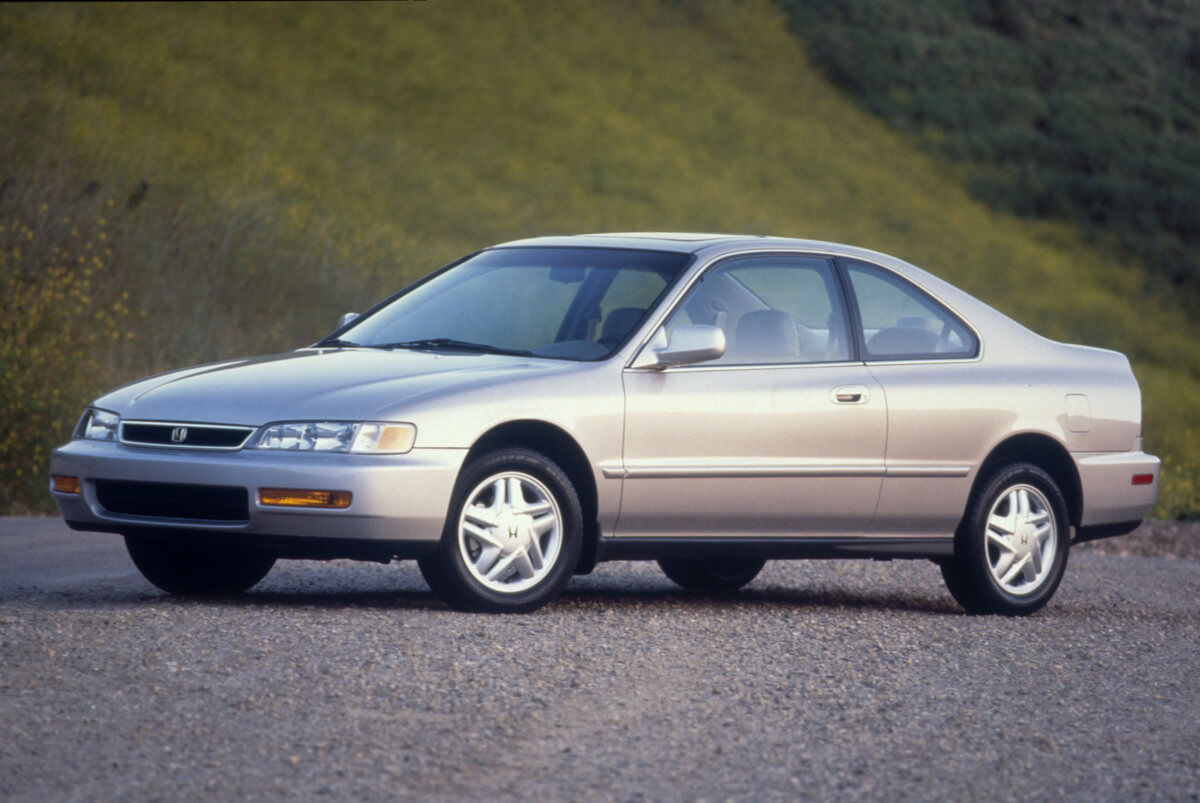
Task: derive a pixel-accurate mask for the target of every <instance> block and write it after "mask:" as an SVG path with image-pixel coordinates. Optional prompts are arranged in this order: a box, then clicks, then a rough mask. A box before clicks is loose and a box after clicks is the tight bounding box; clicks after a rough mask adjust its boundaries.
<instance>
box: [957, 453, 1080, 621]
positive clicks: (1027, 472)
mask: <svg viewBox="0 0 1200 803" xmlns="http://www.w3.org/2000/svg"><path fill="white" fill-rule="evenodd" d="M1014 485H1031V486H1033V487H1035V488H1037V489H1038V490H1039V491H1041V492H1042V494H1043V495H1044V496H1045V497H1046V499H1047V501H1049V502H1050V507H1051V508H1052V512H1053V514H1054V521H1055V538H1056V539H1057V543H1056V544H1055V551H1054V563H1053V566H1052V568H1051V570H1050V573H1049V574H1048V575H1047V576H1046V579H1045V581H1044V582H1043V583H1042V586H1041V588H1039V589H1038V590H1037V591H1035V592H1033V593H1032V594H1025V595H1021V596H1017V595H1015V594H1011V593H1009V592H1008V591H1005V590H1004V589H1003V588H1001V587H1000V585H999V584H998V583H997V582H996V579H995V578H994V577H992V573H991V571H990V570H989V568H988V557H987V534H986V528H987V519H988V516H989V515H990V513H991V510H992V506H993V505H995V504H996V501H997V500H998V499H999V498H1000V497H1001V496H1002V495H1003V494H1004V493H1006V492H1007V491H1008V490H1009V489H1011V488H1012V486H1014ZM1070 547H1071V521H1070V518H1069V515H1068V513H1067V503H1066V500H1065V499H1064V498H1063V495H1062V492H1061V491H1060V490H1059V488H1058V485H1057V484H1056V483H1055V482H1054V480H1053V478H1051V477H1050V475H1049V474H1047V473H1046V472H1045V471H1044V470H1042V469H1041V468H1039V467H1037V466H1035V465H1033V464H1031V463H1013V464H1008V465H1005V466H1002V467H1001V468H999V469H997V470H996V471H994V472H993V473H992V475H991V477H990V478H989V479H988V480H987V481H986V482H985V483H984V485H983V488H982V490H981V491H980V492H979V494H978V496H977V498H976V499H975V500H973V503H972V505H971V511H970V515H969V516H968V518H967V520H966V522H965V526H964V528H963V530H962V531H960V533H959V535H958V543H957V544H956V548H955V552H956V562H957V563H958V565H957V566H956V567H954V569H957V571H958V574H959V579H960V581H961V582H962V583H964V584H967V585H969V587H970V590H969V592H968V593H969V594H970V595H971V596H972V597H973V598H974V599H973V602H974V605H973V606H972V607H974V608H976V609H977V610H979V611H980V612H990V613H1001V614H1007V615H1024V614H1029V613H1033V612H1034V611H1036V610H1039V609H1040V608H1042V607H1043V606H1044V605H1045V604H1046V603H1047V602H1048V601H1049V600H1050V598H1051V597H1053V596H1054V593H1055V591H1057V590H1058V585H1059V583H1060V582H1061V581H1062V578H1063V574H1064V573H1065V571H1066V566H1067V557H1068V553H1069V551H1070ZM956 596H957V595H956Z"/></svg>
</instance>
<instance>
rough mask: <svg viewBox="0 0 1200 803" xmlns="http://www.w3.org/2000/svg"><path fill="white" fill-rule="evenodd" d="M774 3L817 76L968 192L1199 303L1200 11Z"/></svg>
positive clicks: (1171, 4)
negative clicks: (961, 173) (911, 136)
mask: <svg viewBox="0 0 1200 803" xmlns="http://www.w3.org/2000/svg"><path fill="white" fill-rule="evenodd" d="M779 3H780V5H781V6H782V7H783V8H784V9H785V10H786V11H787V13H788V15H789V17H790V19H791V22H792V28H793V30H795V31H796V33H798V34H800V35H801V36H802V37H803V39H804V40H805V41H806V42H807V43H808V44H809V47H810V51H811V54H812V58H813V60H814V61H815V62H816V63H817V64H818V65H819V66H820V67H822V68H823V69H824V70H825V71H826V72H827V73H828V74H829V75H830V76H831V77H832V78H833V79H834V80H835V81H836V82H837V83H838V84H839V85H841V86H843V87H845V88H847V89H848V90H849V91H850V92H852V93H853V94H854V95H855V96H857V97H858V98H859V99H860V100H861V101H862V102H863V103H864V105H866V107H867V108H868V109H870V110H871V111H873V112H875V113H876V114H878V115H880V116H881V117H883V118H884V119H886V120H888V121H890V122H891V123H893V124H895V125H897V126H898V127H900V128H902V129H904V130H908V131H912V132H914V133H916V134H917V135H918V138H919V140H920V141H921V142H922V143H923V144H924V145H926V146H927V147H931V148H933V149H935V150H936V151H938V152H940V153H943V154H947V155H949V156H950V157H951V158H953V159H955V160H957V161H959V162H961V163H963V164H964V165H965V166H966V180H967V185H968V187H969V188H970V190H971V193H972V194H973V195H974V196H975V197H977V198H980V199H982V200H984V201H986V202H988V203H990V204H993V205H995V206H998V207H1000V208H1003V209H1006V210H1010V211H1013V212H1015V213H1017V214H1020V215H1025V216H1030V217H1038V218H1059V219H1066V220H1074V221H1078V222H1081V223H1083V224H1084V225H1085V226H1086V227H1087V228H1089V229H1090V230H1091V231H1093V232H1095V233H1097V234H1100V233H1103V234H1104V235H1105V236H1106V239H1107V240H1108V241H1109V242H1110V243H1111V244H1113V245H1115V246H1117V247H1119V248H1120V249H1121V250H1123V251H1124V252H1125V253H1128V254H1131V255H1135V256H1136V257H1138V258H1140V259H1141V260H1142V261H1143V262H1144V264H1146V265H1149V266H1151V268H1152V273H1151V275H1152V276H1153V277H1154V278H1155V279H1156V280H1157V283H1158V284H1160V285H1161V287H1160V289H1162V290H1167V291H1171V290H1172V288H1174V287H1177V286H1179V287H1182V288H1183V292H1186V293H1189V294H1191V295H1192V296H1193V299H1192V300H1193V301H1200V214H1198V212H1200V209H1198V208H1197V201H1198V199H1200V4H1198V3H1196V2H1194V0H1133V2H1130V1H1129V0H1094V1H1090V2H1079V0H1059V2H1045V0H934V2H921V3H913V2H909V1H908V0H832V2H822V3H813V2H808V0H779ZM1195 308H1200V304H1197V305H1196V307H1194V309H1195Z"/></svg>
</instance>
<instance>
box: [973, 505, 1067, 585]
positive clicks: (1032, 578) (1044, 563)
mask: <svg viewBox="0 0 1200 803" xmlns="http://www.w3.org/2000/svg"><path fill="white" fill-rule="evenodd" d="M1057 534H1058V522H1057V521H1056V520H1055V517H1054V509H1053V508H1052V507H1051V505H1050V500H1049V499H1047V498H1046V495H1045V494H1044V493H1042V492H1041V491H1040V490H1039V489H1038V488H1035V487H1034V486H1032V485H1014V486H1012V487H1011V488H1008V489H1006V490H1005V491H1004V493H1002V494H1000V496H999V498H997V499H996V503H995V504H994V505H992V510H991V513H990V514H989V515H988V520H987V528H986V532H985V537H986V539H987V544H986V548H987V563H988V571H989V572H990V573H991V575H992V579H993V580H995V581H996V583H997V585H999V586H1000V588H1002V589H1003V590H1004V591H1007V592H1008V593H1010V594H1013V595H1016V596H1024V595H1027V594H1032V593H1034V592H1035V591H1037V590H1038V589H1039V588H1041V586H1042V584H1043V583H1044V582H1045V581H1046V578H1047V577H1049V576H1050V574H1051V569H1052V568H1053V564H1054V557H1055V554H1056V552H1057V551H1058V537H1057Z"/></svg>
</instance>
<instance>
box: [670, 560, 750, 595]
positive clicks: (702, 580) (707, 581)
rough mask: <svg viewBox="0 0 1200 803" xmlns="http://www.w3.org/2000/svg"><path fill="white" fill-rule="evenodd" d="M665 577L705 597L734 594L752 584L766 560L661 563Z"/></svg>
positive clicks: (673, 561) (674, 561) (671, 561)
mask: <svg viewBox="0 0 1200 803" xmlns="http://www.w3.org/2000/svg"><path fill="white" fill-rule="evenodd" d="M658 565H659V568H661V569H662V570H663V574H665V575H666V576H667V577H669V578H671V579H672V580H674V581H675V582H676V583H678V584H679V585H681V586H683V587H684V588H686V589H687V590H688V591H698V592H700V593H702V594H732V593H733V592H734V591H737V590H738V589H739V588H741V587H742V586H744V585H746V584H747V583H749V582H750V581H751V580H753V579H754V578H755V577H757V576H758V573H759V572H761V571H762V567H763V566H765V565H766V561H765V560H756V559H753V558H750V559H743V560H736V559H735V560H665V559H664V560H660V561H659V562H658Z"/></svg>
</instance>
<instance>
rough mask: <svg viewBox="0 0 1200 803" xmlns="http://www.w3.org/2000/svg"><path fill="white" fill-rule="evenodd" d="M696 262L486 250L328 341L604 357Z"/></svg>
mask: <svg viewBox="0 0 1200 803" xmlns="http://www.w3.org/2000/svg"><path fill="white" fill-rule="evenodd" d="M689 259H690V254H678V253H671V252H665V251H636V250H630V249H618V248H497V249H494V250H491V251H483V252H481V253H479V254H476V255H475V256H473V257H471V258H469V259H467V260H465V261H464V262H461V263H459V264H457V265H455V266H453V267H451V268H448V269H446V270H444V271H442V272H441V273H437V274H434V275H433V276H432V277H430V278H429V279H427V280H426V281H424V282H422V283H420V284H418V285H416V286H414V287H413V288H412V289H410V290H408V291H407V292H405V293H404V294H403V295H401V296H400V297H399V298H397V299H396V300H395V301H393V302H391V303H390V304H388V305H386V306H384V307H382V308H380V309H379V310H377V311H376V312H375V313H373V314H371V315H370V316H368V317H366V318H364V319H362V320H361V321H360V322H358V323H357V324H355V325H353V326H351V327H350V328H349V329H347V330H346V331H344V332H342V333H340V334H339V335H338V338H337V340H336V341H328V342H330V343H331V344H339V345H358V346H374V347H378V348H441V349H454V350H465V351H492V352H501V353H516V354H529V355H532V356H535V357H553V358H558V359H568V360H594V359H602V358H604V357H607V356H608V355H610V354H612V353H613V352H614V351H615V350H616V349H617V348H618V347H619V346H620V345H621V344H622V343H624V342H625V340H626V339H627V338H628V337H629V335H630V334H632V333H633V331H634V329H636V328H637V326H638V324H640V323H641V321H642V319H643V318H645V316H646V315H647V314H648V313H649V311H650V310H651V309H652V308H653V307H654V305H655V304H656V303H657V302H658V300H659V298H660V297H661V296H662V295H663V293H664V292H665V291H666V289H667V288H668V287H669V286H670V285H671V283H672V282H673V281H674V280H675V278H676V277H677V276H678V275H679V273H680V271H681V270H682V269H683V267H684V265H686V264H687V262H688V260H689Z"/></svg>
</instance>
